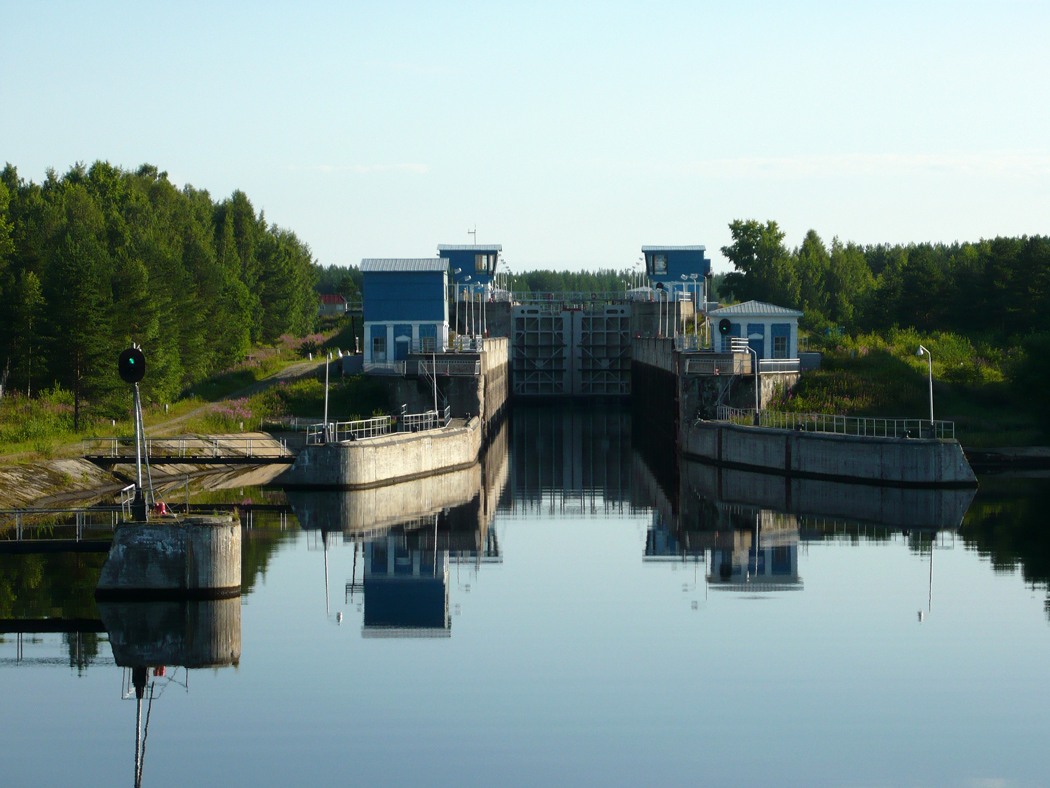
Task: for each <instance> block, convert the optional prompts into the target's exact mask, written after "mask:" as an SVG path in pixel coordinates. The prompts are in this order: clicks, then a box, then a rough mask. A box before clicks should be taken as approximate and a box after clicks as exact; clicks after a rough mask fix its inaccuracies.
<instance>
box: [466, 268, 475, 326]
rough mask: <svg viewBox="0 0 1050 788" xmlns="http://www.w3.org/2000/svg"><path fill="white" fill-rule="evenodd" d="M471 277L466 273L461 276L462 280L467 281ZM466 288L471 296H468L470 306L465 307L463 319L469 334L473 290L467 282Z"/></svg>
mask: <svg viewBox="0 0 1050 788" xmlns="http://www.w3.org/2000/svg"><path fill="white" fill-rule="evenodd" d="M472 278H473V277H471V276H470V275H467V276H464V277H463V281H464V282H469V281H470V280H471V279H472ZM467 289H468V292H470V294H471V296H470V306H469V307H466V309H467V313H466V314H465V315H464V316H463V319H464V320H465V321H466V323H467V333H468V334H470V333H471V324H472V322H473V321H472V320H471V318H472V317H473V315H474V291H473V287H472V285H469V284H468V285H467Z"/></svg>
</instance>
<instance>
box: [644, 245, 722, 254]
mask: <svg viewBox="0 0 1050 788" xmlns="http://www.w3.org/2000/svg"><path fill="white" fill-rule="evenodd" d="M706 250H707V247H706V246H643V247H642V252H643V253H645V252H703V251H706Z"/></svg>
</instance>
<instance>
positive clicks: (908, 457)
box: [679, 421, 977, 487]
mask: <svg viewBox="0 0 1050 788" xmlns="http://www.w3.org/2000/svg"><path fill="white" fill-rule="evenodd" d="M679 449H680V452H681V454H682V455H683V456H684V457H686V458H689V459H697V460H701V461H706V462H715V463H718V464H719V465H723V466H726V467H729V468H741V469H745V470H748V469H759V470H766V471H772V472H775V473H782V474H786V475H789V476H797V477H800V478H810V479H826V480H830V481H866V482H869V483H873V484H889V485H901V486H920V487H923V486H925V487H953V486H954V487H976V486H977V477H976V476H975V475H974V473H973V470H972V469H971V468H970V465H969V463H967V462H966V456H965V455H964V454H963V450H962V447H961V446H960V445H959V443H958V442H957V441H953V440H935V439H923V438H870V437H862V436H858V435H834V434H829V433H819V432H796V431H793V430H783V429H771V428H765V427H749V426H741V425H738V424H730V423H726V422H714V421H697V422H695V423H693V424H691V425H688V426H686V427H685V428H683V429H682V430H681V437H680V444H679Z"/></svg>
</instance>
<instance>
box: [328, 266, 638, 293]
mask: <svg viewBox="0 0 1050 788" xmlns="http://www.w3.org/2000/svg"><path fill="white" fill-rule="evenodd" d="M500 270H501V272H502V269H500ZM631 281H633V280H632V274H631V273H630V272H629V271H627V270H623V271H617V270H615V269H612V268H600V269H598V270H597V271H553V270H549V269H538V270H535V271H525V272H524V273H520V274H514V275H513V277H512V278H511V279H510V287H511V289H512V290H514V291H515V292H521V293H561V292H574V293H614V292H618V291H621V290H623V289H624V284H625V283H627V282H631ZM360 290H361V270H360V269H359V268H358V267H357V266H351V267H349V268H345V267H341V266H336V265H330V266H324V267H320V268H319V269H318V282H317V291H318V292H320V293H340V294H342V295H344V296H346V298H347V299H348V300H353V299H355V298H360Z"/></svg>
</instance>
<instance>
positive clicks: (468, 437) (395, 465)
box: [277, 416, 482, 490]
mask: <svg viewBox="0 0 1050 788" xmlns="http://www.w3.org/2000/svg"><path fill="white" fill-rule="evenodd" d="M481 433H482V427H481V420H480V419H479V418H478V417H477V416H474V417H473V418H471V419H470V421H468V422H467V423H466V425H464V426H460V427H448V428H445V429H442V430H428V431H427V432H415V433H410V432H406V433H396V434H393V435H384V436H382V437H379V438H369V439H367V440H360V441H344V442H343V443H328V444H324V445H320V446H307V447H306V448H305V449H303V451H302V452H300V454H299V457H298V459H296V461H295V464H294V465H293V466H292V467H291V468H290V469H289V470H288V471H287V472H286V473H285V474H282V475H281V476H280V477H279V478H278V479H277V482H278V483H279V484H282V485H284V486H285V487H332V488H339V489H348V490H353V489H362V488H365V487H377V486H379V485H383V484H391V483H393V482H395V481H406V480H409V479H416V478H420V477H422V476H430V475H433V474H436V473H441V472H444V471H451V470H455V469H458V468H465V467H468V466H470V465H473V464H474V463H475V462H477V460H478V455H479V453H480V451H481V437H482V435H481Z"/></svg>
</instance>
